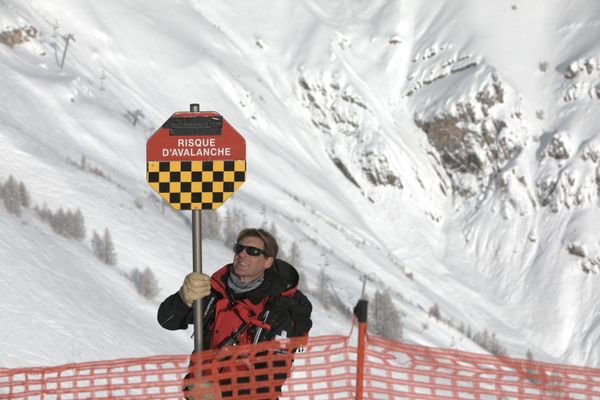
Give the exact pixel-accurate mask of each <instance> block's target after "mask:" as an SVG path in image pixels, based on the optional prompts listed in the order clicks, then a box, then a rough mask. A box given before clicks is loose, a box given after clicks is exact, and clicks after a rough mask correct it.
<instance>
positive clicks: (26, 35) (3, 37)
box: [0, 26, 38, 48]
mask: <svg viewBox="0 0 600 400" xmlns="http://www.w3.org/2000/svg"><path fill="white" fill-rule="evenodd" d="M37 35H38V30H37V29H36V28H35V27H33V26H26V27H23V28H16V29H8V30H5V31H3V32H0V43H4V44H5V45H6V46H8V47H10V48H13V47H14V46H16V45H18V44H22V43H24V42H27V41H29V40H31V39H34V38H35V37H37Z"/></svg>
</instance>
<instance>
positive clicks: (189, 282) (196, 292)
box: [179, 272, 210, 308]
mask: <svg viewBox="0 0 600 400" xmlns="http://www.w3.org/2000/svg"><path fill="white" fill-rule="evenodd" d="M209 293H210V277H209V276H208V275H204V274H199V273H197V272H192V273H190V274H188V276H186V277H185V279H184V280H183V285H181V289H179V297H181V300H183V302H184V303H185V304H186V305H187V306H188V307H190V308H192V305H193V304H194V301H196V300H198V299H201V298H203V297H206V296H208V294H209Z"/></svg>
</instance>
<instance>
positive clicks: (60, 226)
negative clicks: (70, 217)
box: [50, 207, 67, 236]
mask: <svg viewBox="0 0 600 400" xmlns="http://www.w3.org/2000/svg"><path fill="white" fill-rule="evenodd" d="M50 226H51V227H52V229H53V230H54V232H56V233H58V234H59V235H63V236H66V235H65V232H66V231H67V216H66V214H65V210H63V209H62V207H61V208H59V209H58V210H57V211H56V212H55V213H54V215H53V216H52V219H50Z"/></svg>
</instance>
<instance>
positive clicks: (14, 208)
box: [2, 175, 21, 216]
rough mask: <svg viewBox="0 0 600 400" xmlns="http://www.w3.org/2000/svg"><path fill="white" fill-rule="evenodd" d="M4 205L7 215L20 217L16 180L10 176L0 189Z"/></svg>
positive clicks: (19, 201)
mask: <svg viewBox="0 0 600 400" xmlns="http://www.w3.org/2000/svg"><path fill="white" fill-rule="evenodd" d="M2 194H3V196H2V197H3V199H4V205H5V206H6V209H7V210H8V212H9V213H11V214H14V215H17V216H20V215H21V195H20V191H19V184H18V183H17V180H16V179H15V178H14V177H13V176H12V175H10V176H9V177H8V179H7V181H6V182H5V183H4V186H3V187H2Z"/></svg>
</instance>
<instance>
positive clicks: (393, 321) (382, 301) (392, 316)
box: [369, 290, 403, 340]
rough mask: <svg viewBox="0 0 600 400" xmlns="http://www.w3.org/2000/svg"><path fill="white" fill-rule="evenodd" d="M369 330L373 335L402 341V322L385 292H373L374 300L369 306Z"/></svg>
mask: <svg viewBox="0 0 600 400" xmlns="http://www.w3.org/2000/svg"><path fill="white" fill-rule="evenodd" d="M369 329H370V330H371V332H373V333H374V334H375V335H379V336H382V337H384V338H387V339H393V340H401V339H402V335H403V332H402V320H401V319H400V313H399V312H398V310H397V309H396V307H395V306H394V303H393V301H392V296H390V294H389V293H388V292H387V291H384V292H382V291H379V290H377V292H375V298H374V299H373V301H372V302H370V304H369Z"/></svg>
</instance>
